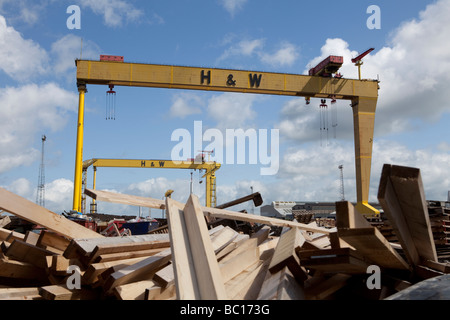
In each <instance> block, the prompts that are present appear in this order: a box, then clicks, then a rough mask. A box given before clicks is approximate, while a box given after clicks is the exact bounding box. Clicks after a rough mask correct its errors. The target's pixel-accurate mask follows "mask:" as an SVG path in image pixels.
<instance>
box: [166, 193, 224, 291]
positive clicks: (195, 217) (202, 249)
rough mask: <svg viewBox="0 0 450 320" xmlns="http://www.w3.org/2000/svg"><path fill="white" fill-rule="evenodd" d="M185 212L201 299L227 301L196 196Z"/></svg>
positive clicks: (188, 202) (191, 198) (189, 200)
mask: <svg viewBox="0 0 450 320" xmlns="http://www.w3.org/2000/svg"><path fill="white" fill-rule="evenodd" d="M183 212H184V219H185V223H186V224H185V228H186V232H187V236H188V238H189V243H190V245H191V248H190V249H191V250H190V251H191V254H192V257H193V262H194V268H195V273H196V275H197V277H196V279H197V283H198V288H199V294H200V297H199V298H200V299H203V300H204V299H207V300H211V299H213V300H222V299H227V294H226V291H225V286H224V282H223V280H222V275H221V272H220V268H219V264H218V262H217V258H216V256H215V253H214V249H213V246H212V243H211V239H210V236H209V234H208V229H207V227H206V222H205V218H204V216H203V212H202V207H201V206H200V202H199V200H198V197H197V196H196V195H194V194H191V196H190V197H189V199H188V201H187V203H186V205H185V207H184V210H183ZM169 223H170V222H169Z"/></svg>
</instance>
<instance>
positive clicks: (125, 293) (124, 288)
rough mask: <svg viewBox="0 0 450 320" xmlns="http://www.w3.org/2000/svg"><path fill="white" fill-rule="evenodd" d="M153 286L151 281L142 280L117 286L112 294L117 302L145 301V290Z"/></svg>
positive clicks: (153, 283)
mask: <svg viewBox="0 0 450 320" xmlns="http://www.w3.org/2000/svg"><path fill="white" fill-rule="evenodd" d="M154 285H155V282H154V281H153V280H142V281H137V282H132V283H128V284H124V285H121V286H118V287H116V288H115V289H114V294H115V296H116V297H117V299H119V300H146V299H145V290H146V289H147V288H151V287H153V286H154Z"/></svg>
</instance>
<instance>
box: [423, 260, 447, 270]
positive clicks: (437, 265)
mask: <svg viewBox="0 0 450 320" xmlns="http://www.w3.org/2000/svg"><path fill="white" fill-rule="evenodd" d="M423 265H424V266H426V267H428V268H431V269H434V270H437V271H440V272H443V273H450V263H449V262H447V263H442V262H437V261H432V260H426V261H424V262H423Z"/></svg>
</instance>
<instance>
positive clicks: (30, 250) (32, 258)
mask: <svg viewBox="0 0 450 320" xmlns="http://www.w3.org/2000/svg"><path fill="white" fill-rule="evenodd" d="M6 255H7V256H8V257H9V258H13V259H15V260H19V261H22V262H28V263H31V264H32V265H34V266H36V267H39V268H45V267H46V266H47V261H46V258H45V257H46V256H53V255H55V253H53V252H51V251H48V250H45V249H42V248H39V247H36V246H34V245H32V244H29V243H26V242H23V241H21V240H14V241H13V242H12V243H11V245H10V246H9V248H8V250H7V252H6Z"/></svg>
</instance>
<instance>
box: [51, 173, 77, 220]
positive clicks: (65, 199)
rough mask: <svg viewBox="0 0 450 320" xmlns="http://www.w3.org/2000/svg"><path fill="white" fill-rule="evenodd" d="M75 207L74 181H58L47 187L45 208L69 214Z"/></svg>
mask: <svg viewBox="0 0 450 320" xmlns="http://www.w3.org/2000/svg"><path fill="white" fill-rule="evenodd" d="M72 205H73V181H71V180H68V179H63V178H61V179H56V180H54V181H51V182H50V183H48V184H46V185H45V207H46V208H47V209H49V210H51V211H53V212H55V213H62V212H63V211H67V212H69V211H70V210H71V209H72Z"/></svg>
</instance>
